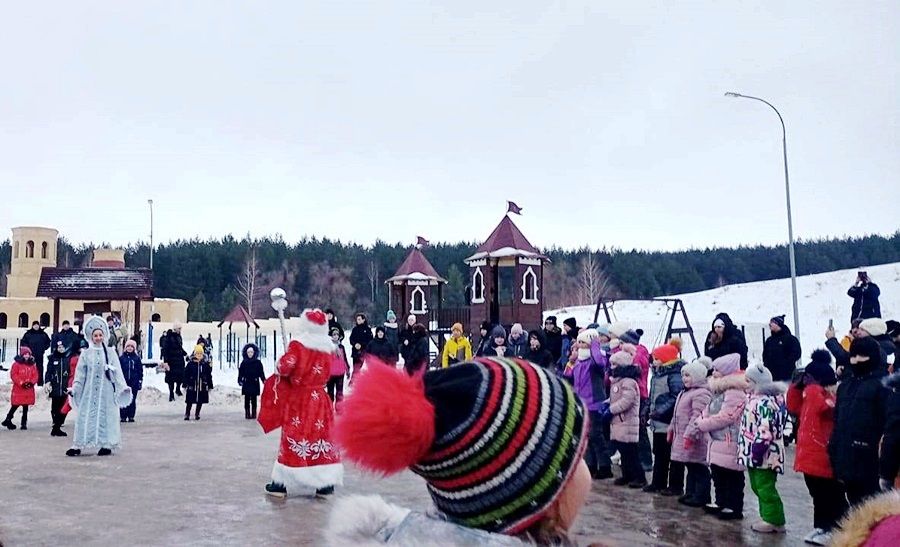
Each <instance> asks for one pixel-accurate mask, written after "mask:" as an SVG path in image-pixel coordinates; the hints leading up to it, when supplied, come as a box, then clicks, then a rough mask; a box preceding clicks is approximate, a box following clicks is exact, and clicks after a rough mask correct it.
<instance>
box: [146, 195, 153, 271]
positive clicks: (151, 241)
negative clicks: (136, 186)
mask: <svg viewBox="0 0 900 547" xmlns="http://www.w3.org/2000/svg"><path fill="white" fill-rule="evenodd" d="M147 203H149V204H150V269H151V270H152V269H153V200H152V199H148V200H147Z"/></svg>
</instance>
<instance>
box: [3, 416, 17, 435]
mask: <svg viewBox="0 0 900 547" xmlns="http://www.w3.org/2000/svg"><path fill="white" fill-rule="evenodd" d="M12 418H13V413H12V412H10V413H9V414H7V415H6V419H5V420H3V423H2V424H0V425H2V426H3V427H5V428H6V429H8V430H10V431H15V430H16V424H14V423H12Z"/></svg>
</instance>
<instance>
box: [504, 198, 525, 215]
mask: <svg viewBox="0 0 900 547" xmlns="http://www.w3.org/2000/svg"><path fill="white" fill-rule="evenodd" d="M506 206H507V209H506V212H507V213H514V214H517V215H521V214H522V208H521V207H519V206H518V205H516V204H515V203H513V202H511V201H507V202H506Z"/></svg>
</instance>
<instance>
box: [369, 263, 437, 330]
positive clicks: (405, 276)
mask: <svg viewBox="0 0 900 547" xmlns="http://www.w3.org/2000/svg"><path fill="white" fill-rule="evenodd" d="M384 282H385V284H387V285H390V293H389V299H390V300H389V305H390V307H391V309H392V310H394V313H396V314H397V321H398V322H399V323H400V324H401V325H404V324H405V321H406V318H407V317H408V316H410V315H415V316H416V317H418V318H419V322H420V323H422V324H423V325H425V326H426V327H429V323H430V322H431V318H434V317H437V316H438V315H439V311H440V308H441V301H442V299H443V294H442V293H443V286H444V285H445V284H446V283H447V280H446V279H444V278H443V277H441V276H439V275H438V273H437V272H436V271H435V269H434V267H433V266H432V265H431V262H429V261H428V259H427V258H425V255H424V254H423V253H422V251H421V250H420V249H419V246H418V245H416V246H415V247H413V248H412V249H410V251H409V254H408V255H406V260H404V261H403V264H401V265H400V267H399V268H398V269H397V272H396V273H395V274H394V275H393V277H390V278H388V279H386V280H385V281H384ZM429 328H430V327H429Z"/></svg>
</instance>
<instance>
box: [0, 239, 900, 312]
mask: <svg viewBox="0 0 900 547" xmlns="http://www.w3.org/2000/svg"><path fill="white" fill-rule="evenodd" d="M476 246H477V245H476V244H475V243H472V242H460V243H436V244H432V245H430V246H428V247H427V248H426V249H425V251H424V252H425V254H426V256H427V257H428V259H429V260H430V261H431V263H432V264H433V265H434V267H435V269H436V270H437V271H438V273H440V274H441V275H442V276H444V277H445V278H447V280H448V281H449V284H448V286H447V287H446V288H445V289H444V293H443V294H444V306H447V307H457V306H464V305H465V303H466V297H465V291H466V287H467V286H468V284H469V271H468V268H467V267H466V265H465V264H464V263H463V260H464V259H465V258H466V257H468V256H470V255H471V254H473V253H474V251H475V248H476ZM93 248H94V246H93V245H91V244H82V245H72V244H71V243H69V242H68V241H66V240H65V238H60V240H59V243H58V245H57V249H58V250H57V263H58V265H59V266H60V267H82V266H87V265H89V263H90V258H91V252H92V250H93ZM408 252H409V247H408V246H406V245H401V244H399V243H394V244H389V243H385V242H382V241H378V242H376V243H375V244H374V245H371V246H363V245H359V244H354V243H344V242H341V241H337V240H332V239H328V238H321V239H320V238H316V237H313V238H306V239H303V240H301V241H299V242H297V243H294V244H290V243H287V242H285V241H284V240H283V239H282V238H281V237H277V236H276V237H264V238H261V239H252V238H249V237H244V238H242V239H237V238H235V237H233V236H230V235H229V236H225V237H223V238H221V239H216V240H213V239H210V240H199V239H191V240H179V241H174V242H171V243H165V244H162V245H159V246H158V247H157V248H156V251H155V253H154V258H153V270H154V278H155V292H156V295H157V297H163V298H180V299H184V300H187V301H188V302H190V304H191V305H190V309H189V319H190V320H194V321H213V320H217V319H221V318H222V317H224V315H225V314H226V313H228V311H229V310H230V309H231V308H233V307H234V305H235V304H237V303H240V304H243V305H244V306H245V307H246V308H248V309H250V310H251V312H252V313H253V315H254V316H255V317H269V316H272V315H273V313H274V312H272V311H271V308H270V307H269V298H268V292H269V290H271V289H272V288H274V287H276V286H280V287H282V288H284V289H285V291H287V293H288V299H289V302H290V304H291V307H290V308H289V309H288V311H289V312H290V313H293V314H296V313H298V312H299V311H301V309H302V308H303V307H307V306H320V307H331V308H333V309H334V310H335V311H336V312H337V314H338V317H341V318H343V319H344V321H345V322H347V320H349V318H350V316H351V315H353V314H354V313H355V312H357V311H363V312H366V313H368V314H370V315H372V314H375V315H376V316H377V317H383V315H384V312H385V311H386V310H387V307H388V287H387V286H386V285H385V284H384V280H385V279H387V278H388V277H390V276H391V275H393V273H394V272H395V270H396V269H397V268H398V267H399V265H400V263H401V262H402V261H403V259H404V258H405V257H406V254H407V253H408ZM544 253H545V254H546V255H547V256H548V257H549V258H550V260H551V263H550V264H549V265H547V266H546V268H545V270H544V293H543V296H544V306H545V308H548V309H550V308H558V307H563V306H572V305H579V304H590V303H594V302H596V300H597V298H598V297H599V296H601V295H604V296H608V297H616V298H648V297H653V296H660V295H668V294H679V293H686V292H694V291H701V290H706V289H711V288H715V287H719V286H722V285H726V284H734V283H746V282H752V281H765V280H769V279H777V278H781V277H787V276H788V274H789V264H788V252H787V247H786V246H785V245H780V246H762V245H755V246H740V247H737V248H707V249H689V250H685V251H674V252H660V251H638V250H630V251H628V250H622V249H616V248H601V249H590V248H588V247H582V248H579V249H563V248H559V247H552V248H550V249H545V250H544ZM11 254H12V253H11V247H10V242H9V240H7V241H4V242H2V243H0V292H2V293H3V294H6V292H5V291H6V274H7V273H9V268H10V259H11ZM796 258H797V273H798V275H807V274H814V273H821V272H827V271H833V270H839V269H848V268H856V267H859V266H861V265H877V264H886V263H892V262H900V231H898V232H895V233H894V234H892V235H890V236H879V235H870V236H864V237H845V238H839V239H824V240H816V241H801V242H799V243H797V245H796ZM149 260H150V250H149V247H148V245H147V244H146V243H136V244H132V245H129V246H128V247H127V248H126V252H125V262H126V265H127V266H128V267H136V268H146V267H148V266H149ZM851 282H852V280H848V285H849V283H851ZM876 282H877V280H876ZM379 322H380V321H379Z"/></svg>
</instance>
